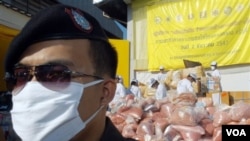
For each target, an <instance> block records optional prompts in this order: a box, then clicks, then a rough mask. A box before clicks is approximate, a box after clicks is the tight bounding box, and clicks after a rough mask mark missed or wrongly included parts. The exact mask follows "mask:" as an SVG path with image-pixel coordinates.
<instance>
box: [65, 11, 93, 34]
mask: <svg viewBox="0 0 250 141" xmlns="http://www.w3.org/2000/svg"><path fill="white" fill-rule="evenodd" d="M67 13H69V11H68V12H67ZM69 15H70V16H71V19H72V20H73V22H74V23H75V25H76V26H77V27H78V28H79V29H81V30H84V31H87V32H90V31H92V25H91V24H90V22H89V21H88V20H87V19H86V18H85V17H84V16H83V14H82V13H81V12H80V11H77V10H73V9H71V11H70V13H69Z"/></svg>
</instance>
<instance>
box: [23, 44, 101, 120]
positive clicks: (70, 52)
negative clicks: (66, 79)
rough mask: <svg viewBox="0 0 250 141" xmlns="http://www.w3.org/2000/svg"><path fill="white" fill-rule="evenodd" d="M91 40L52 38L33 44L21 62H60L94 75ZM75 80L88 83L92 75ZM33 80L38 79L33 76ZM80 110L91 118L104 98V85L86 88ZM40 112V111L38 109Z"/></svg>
mask: <svg viewBox="0 0 250 141" xmlns="http://www.w3.org/2000/svg"><path fill="white" fill-rule="evenodd" d="M89 47H90V42H89V40H83V39H82V40H80V39H79V40H52V41H45V42H40V43H37V44H33V45H31V46H30V47H29V48H27V50H26V51H25V52H24V53H23V54H22V56H21V60H20V62H19V63H21V64H23V65H27V66H38V65H42V64H47V63H51V62H59V63H62V64H63V65H65V66H67V67H68V68H69V69H70V70H72V71H77V72H81V73H85V74H90V75H93V73H94V71H95V70H94V68H93V64H92V63H91V62H92V61H90V57H89V55H88V54H89V52H88V50H89ZM71 80H72V81H74V82H79V83H83V84H84V83H88V82H91V81H94V80H95V79H94V78H92V77H77V78H72V79H71ZM31 81H36V78H34V77H33V78H32V80H31ZM83 93H84V94H83V96H82V98H81V100H80V103H79V107H78V111H79V114H80V117H81V118H82V119H83V120H86V119H87V118H89V117H90V116H91V115H92V114H93V113H94V112H95V111H96V110H97V109H98V108H99V107H100V101H101V99H102V85H101V84H97V85H94V86H91V87H88V88H86V89H84V92H83ZM48 108H50V107H48ZM37 112H39V111H37Z"/></svg>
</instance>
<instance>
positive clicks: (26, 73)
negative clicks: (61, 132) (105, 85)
mask: <svg viewBox="0 0 250 141" xmlns="http://www.w3.org/2000/svg"><path fill="white" fill-rule="evenodd" d="M33 76H35V77H36V80H37V81H38V82H41V83H42V84H44V83H47V84H53V85H57V86H58V84H59V86H61V87H64V86H65V85H67V84H69V82H70V81H71V78H75V77H94V78H95V79H103V78H102V77H99V76H95V75H89V74H85V73H81V72H76V71H71V70H70V69H69V68H68V67H67V66H64V65H61V64H46V65H39V66H16V67H14V69H13V75H12V76H11V77H9V78H5V81H6V85H7V86H9V89H10V90H13V89H14V88H16V87H20V86H24V85H25V84H26V83H27V82H28V81H30V80H31V79H32V77H33ZM61 84H63V85H61Z"/></svg>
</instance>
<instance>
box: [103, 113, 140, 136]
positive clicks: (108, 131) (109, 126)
mask: <svg viewBox="0 0 250 141" xmlns="http://www.w3.org/2000/svg"><path fill="white" fill-rule="evenodd" d="M100 141H136V140H134V139H131V138H124V137H123V136H122V135H121V133H120V132H119V131H118V129H117V128H116V127H115V126H114V124H113V123H112V122H111V120H110V119H109V118H108V117H107V118H106V126H105V130H104V132H103V135H102V137H101V140H100Z"/></svg>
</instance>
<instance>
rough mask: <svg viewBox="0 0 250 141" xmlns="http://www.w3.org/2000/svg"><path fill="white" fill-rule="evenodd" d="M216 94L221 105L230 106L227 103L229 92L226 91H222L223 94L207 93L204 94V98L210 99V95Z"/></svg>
mask: <svg viewBox="0 0 250 141" xmlns="http://www.w3.org/2000/svg"><path fill="white" fill-rule="evenodd" d="M217 93H219V94H220V97H221V103H222V104H227V105H230V101H229V92H226V91H223V92H210V93H207V94H206V97H211V98H212V95H213V94H217Z"/></svg>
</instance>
